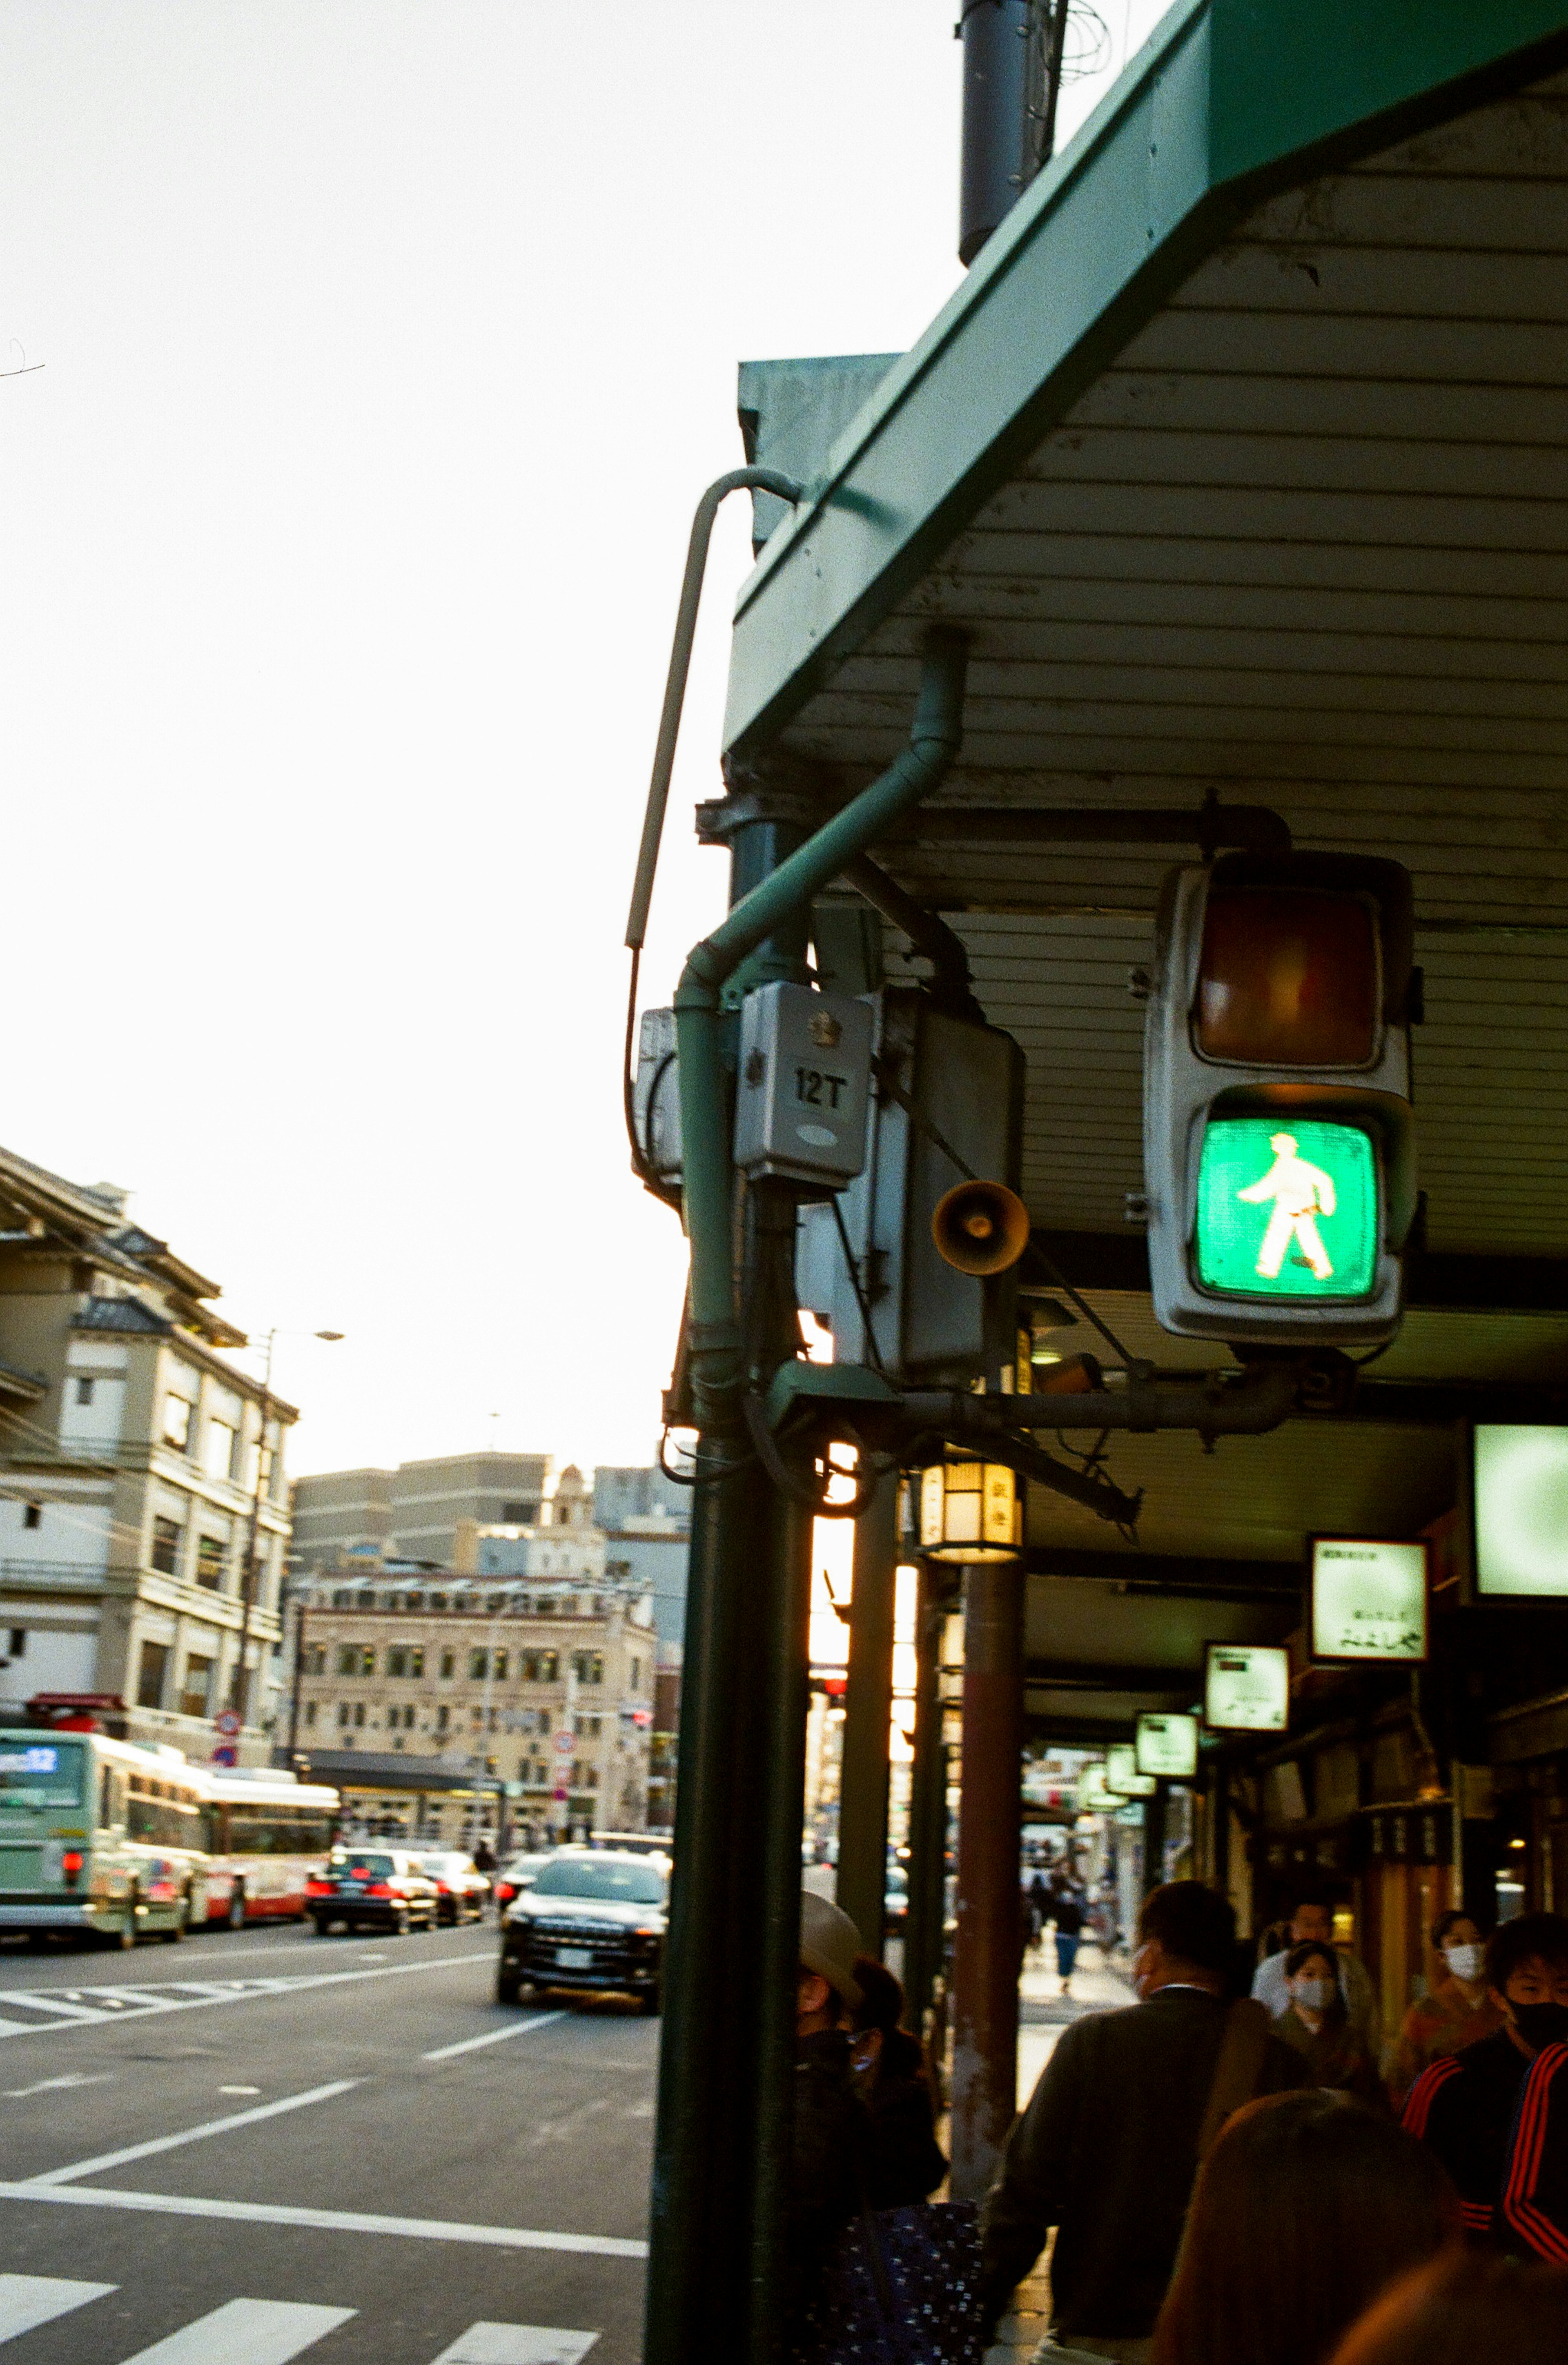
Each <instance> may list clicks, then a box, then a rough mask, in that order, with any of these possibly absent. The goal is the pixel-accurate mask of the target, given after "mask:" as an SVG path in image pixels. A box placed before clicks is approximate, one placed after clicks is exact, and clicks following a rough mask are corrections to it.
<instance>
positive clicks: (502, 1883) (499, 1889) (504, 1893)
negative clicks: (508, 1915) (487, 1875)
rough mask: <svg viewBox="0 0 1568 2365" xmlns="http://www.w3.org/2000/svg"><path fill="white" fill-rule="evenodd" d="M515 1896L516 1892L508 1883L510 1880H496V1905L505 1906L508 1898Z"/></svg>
mask: <svg viewBox="0 0 1568 2365" xmlns="http://www.w3.org/2000/svg"><path fill="white" fill-rule="evenodd" d="M516 1895H517V1891H516V1889H514V1888H513V1887H512V1885H511V1883H510V1880H498V1881H497V1883H496V1902H497V1904H498V1905H505V1904H506V1902H507V1901H508V1900H509V1899H510V1898H513V1897H515V1896H516Z"/></svg>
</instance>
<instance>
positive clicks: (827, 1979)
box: [795, 1889, 860, 2036]
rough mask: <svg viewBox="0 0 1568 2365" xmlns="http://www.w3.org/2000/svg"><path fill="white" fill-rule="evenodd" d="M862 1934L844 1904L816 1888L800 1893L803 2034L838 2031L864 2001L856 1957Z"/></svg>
mask: <svg viewBox="0 0 1568 2365" xmlns="http://www.w3.org/2000/svg"><path fill="white" fill-rule="evenodd" d="M859 1952H860V1933H859V1931H858V1930H857V1928H856V1927H855V1924H854V1922H852V1921H851V1920H850V1918H849V1916H848V1914H847V1913H846V1912H845V1911H843V1909H842V1908H841V1907H840V1906H837V1905H834V1903H833V1901H832V1900H831V1899H830V1898H826V1897H819V1896H818V1895H817V1893H816V1891H815V1890H814V1889H802V1890H801V1972H800V1980H799V1984H798V1986H797V1987H796V1990H795V2027H796V2031H797V2033H798V2034H800V2035H801V2036H815V2035H818V2034H821V2032H822V2031H823V2029H826V2028H837V2027H838V2026H839V2025H840V2023H842V2021H843V2019H844V2015H845V2012H846V2009H848V2010H849V2011H853V2010H854V2008H855V2006H856V2005H857V2003H858V2002H859V2001H860V1986H859V1982H858V1980H857V1978H856V1976H855V1958H856V1956H857V1955H858V1954H859Z"/></svg>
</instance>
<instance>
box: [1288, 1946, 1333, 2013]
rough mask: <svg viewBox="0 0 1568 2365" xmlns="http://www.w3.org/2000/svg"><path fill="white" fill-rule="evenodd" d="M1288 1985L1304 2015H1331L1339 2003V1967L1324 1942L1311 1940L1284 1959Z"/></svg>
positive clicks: (1291, 1951) (1291, 1995)
mask: <svg viewBox="0 0 1568 2365" xmlns="http://www.w3.org/2000/svg"><path fill="white" fill-rule="evenodd" d="M1285 1985H1286V1987H1287V1988H1288V1989H1289V1990H1290V1999H1291V2001H1292V2003H1294V2004H1295V2005H1296V2006H1297V2007H1298V2009H1299V2010H1301V2011H1304V2012H1332V2011H1334V2009H1335V2007H1336V2006H1337V2005H1338V2001H1339V1965H1338V1958H1337V1957H1336V1956H1335V1953H1334V1949H1333V1947H1332V1946H1330V1945H1328V1944H1327V1941H1326V1940H1325V1939H1321V1938H1308V1940H1307V1941H1306V1943H1305V1945H1302V1946H1293V1947H1292V1948H1291V1950H1290V1953H1289V1954H1288V1955H1287V1956H1285Z"/></svg>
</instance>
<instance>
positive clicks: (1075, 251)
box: [723, 0, 1568, 762]
mask: <svg viewBox="0 0 1568 2365" xmlns="http://www.w3.org/2000/svg"><path fill="white" fill-rule="evenodd" d="M1564 65H1568V5H1565V0H1486V6H1484V7H1477V6H1474V0H1178V6H1176V7H1174V8H1173V9H1171V11H1170V14H1169V15H1168V16H1167V17H1164V18H1163V19H1162V21H1161V23H1160V24H1159V27H1158V28H1156V30H1155V32H1154V33H1153V35H1152V36H1151V37H1150V39H1149V40H1148V42H1147V43H1146V45H1145V46H1144V48H1143V49H1142V50H1139V52H1138V53H1137V56H1136V57H1135V58H1133V59H1132V60H1131V61H1130V62H1129V63H1128V65H1127V67H1126V70H1125V71H1124V73H1122V74H1121V75H1120V76H1119V78H1118V80H1117V81H1116V83H1115V84H1114V86H1113V88H1112V89H1111V90H1110V91H1109V92H1108V93H1107V95H1106V96H1105V98H1104V99H1103V101H1102V103H1101V105H1100V106H1099V107H1098V108H1097V109H1096V110H1095V112H1094V113H1093V114H1092V116H1091V117H1090V118H1089V120H1088V121H1087V122H1086V123H1085V124H1084V125H1083V127H1082V128H1081V130H1080V132H1079V133H1078V135H1077V137H1076V138H1075V139H1074V140H1072V142H1071V143H1070V146H1069V147H1068V148H1066V149H1065V150H1064V151H1062V153H1061V154H1060V155H1059V156H1058V157H1057V158H1055V159H1054V160H1053V162H1052V163H1051V164H1050V165H1049V166H1048V167H1047V170H1046V171H1045V172H1044V173H1043V174H1041V175H1040V177H1039V179H1038V180H1037V181H1036V183H1035V184H1034V185H1033V186H1032V187H1031V188H1030V190H1029V191H1028V193H1027V194H1026V196H1024V197H1023V198H1022V199H1021V200H1020V202H1019V203H1018V205H1016V206H1015V207H1014V209H1013V212H1012V213H1011V214H1010V215H1009V217H1008V219H1007V220H1006V221H1005V222H1004V223H1003V224H1002V228H1001V229H1000V230H997V231H996V232H995V234H994V235H993V236H992V238H991V240H990V241H989V242H988V244H987V246H986V248H985V250H984V252H982V253H981V255H980V258H979V260H978V262H977V263H975V266H974V268H973V270H972V271H971V272H970V273H969V276H968V278H967V279H966V280H965V281H964V283H963V285H962V286H960V287H958V289H957V290H956V291H955V293H954V295H953V296H952V297H951V298H950V299H949V301H948V302H947V303H946V305H945V306H944V308H943V309H942V310H941V311H940V312H939V313H938V314H937V316H936V318H935V320H934V321H933V322H932V324H931V326H930V328H929V329H928V330H927V331H925V334H924V336H923V337H922V338H921V339H920V341H919V342H918V343H917V344H915V345H914V346H913V348H912V350H911V351H910V352H909V353H906V354H905V355H904V357H903V359H902V361H901V362H899V363H897V364H895V365H894V367H893V368H892V369H891V370H890V373H889V375H888V376H887V378H886V379H885V380H884V381H883V383H882V385H881V386H880V387H879V388H878V389H877V392H876V393H875V395H873V396H872V398H871V399H870V400H869V401H868V403H867V404H866V406H865V407H864V409H862V410H861V411H860V413H859V414H858V416H857V418H856V420H854V421H853V422H852V424H851V425H850V427H849V428H848V429H847V430H846V432H845V434H844V435H843V436H842V437H841V438H840V439H839V441H838V443H836V444H835V445H834V450H833V453H832V454H831V455H830V458H829V462H828V468H827V472H826V474H825V476H823V480H822V481H821V483H820V484H818V485H816V486H813V487H812V492H811V498H810V499H809V500H807V501H805V502H802V504H801V508H800V509H799V510H797V511H796V513H795V516H794V518H793V520H792V521H790V522H789V523H788V524H786V525H784V526H782V527H780V529H779V530H778V532H776V533H775V534H774V535H773V537H772V539H771V540H770V541H769V543H768V544H767V549H766V551H765V552H764V554H763V555H762V557H761V558H760V559H759V561H758V563H757V565H756V567H755V569H754V570H753V572H752V574H751V575H750V576H749V577H747V579H746V581H745V584H743V586H742V588H741V591H740V594H739V598H738V600H737V601H736V608H735V621H734V642H733V645H732V650H731V661H730V678H729V695H728V703H727V711H726V714H725V719H724V734H723V735H724V751H725V754H726V756H728V757H736V758H739V759H741V760H742V761H743V762H744V760H745V758H746V757H754V756H756V755H757V754H759V753H760V752H761V751H762V750H763V749H765V748H766V747H767V745H769V744H770V743H771V742H772V741H773V740H774V739H775V738H776V737H777V736H778V733H779V732H780V731H781V730H782V729H783V728H784V727H785V725H786V724H787V723H789V721H790V718H791V716H792V715H794V714H795V713H797V712H799V710H800V709H801V707H802V706H803V705H804V704H805V703H806V701H808V700H809V699H810V698H811V697H812V694H813V693H814V692H815V691H816V690H817V689H820V688H821V687H822V685H823V682H824V681H825V680H826V679H827V678H829V676H830V675H831V672H832V670H833V667H834V664H835V663H836V662H837V661H838V660H839V659H840V658H841V657H843V656H846V655H847V654H849V653H850V652H851V651H853V650H854V649H855V648H856V647H857V646H858V645H859V644H860V643H861V642H862V641H863V640H864V639H865V638H866V636H867V635H868V633H869V632H870V631H871V630H872V629H873V627H874V626H875V625H876V624H877V623H878V622H879V621H880V619H881V618H882V617H883V616H884V615H886V614H887V613H888V612H889V611H890V609H891V608H893V607H894V606H895V605H896V604H897V602H898V601H899V600H901V599H902V597H903V596H904V595H905V593H906V592H907V591H908V590H909V589H910V588H911V587H912V586H913V584H914V583H915V582H916V581H917V580H918V579H919V577H920V576H921V575H922V574H923V573H924V571H925V569H926V568H927V566H929V565H930V564H931V562H932V561H933V559H934V558H935V556H936V555H937V554H938V553H939V552H940V551H941V550H942V549H943V548H944V547H945V546H946V544H947V543H948V542H950V541H951V539H952V538H953V536H954V535H955V534H956V533H958V532H961V531H962V529H963V527H964V525H965V524H966V523H967V521H969V518H971V517H972V516H973V515H974V514H975V512H976V510H978V509H979V508H980V506H981V504H982V503H983V502H984V501H986V500H987V499H989V498H990V496H991V493H992V492H994V491H995V490H996V488H997V487H998V486H999V485H1001V484H1002V482H1003V481H1004V480H1005V478H1006V477H1007V476H1008V475H1009V473H1010V472H1011V470H1012V469H1013V468H1014V466H1016V465H1018V464H1019V463H1020V462H1021V461H1022V460H1023V459H1024V458H1025V456H1026V454H1028V453H1029V452H1031V451H1032V450H1033V449H1034V448H1035V447H1036V445H1037V444H1038V443H1039V442H1040V441H1041V439H1042V438H1043V437H1044V436H1045V435H1046V434H1047V433H1048V432H1049V430H1050V428H1051V426H1052V424H1053V423H1054V421H1055V420H1057V419H1058V418H1060V417H1061V416H1062V415H1063V414H1064V413H1065V412H1066V411H1067V410H1068V409H1070V407H1071V405H1072V404H1073V403H1074V402H1075V401H1076V400H1077V399H1078V398H1079V396H1080V395H1081V393H1082V392H1083V391H1084V389H1085V388H1086V387H1088V386H1089V385H1091V384H1092V382H1093V380H1094V378H1095V377H1096V376H1097V375H1100V374H1101V372H1102V371H1103V370H1104V369H1105V368H1106V367H1107V366H1108V365H1109V364H1111V362H1112V361H1113V360H1114V357H1115V355H1116V354H1117V353H1119V352H1120V351H1121V350H1122V349H1123V348H1124V347H1125V346H1126V343H1127V342H1128V341H1129V340H1130V339H1131V337H1132V336H1134V335H1135V334H1136V332H1137V330H1138V329H1139V328H1141V327H1142V326H1143V325H1144V323H1145V322H1146V321H1147V320H1148V319H1150V318H1151V317H1152V315H1153V314H1154V313H1155V311H1157V310H1158V308H1159V305H1160V303H1161V302H1162V301H1163V300H1164V298H1165V297H1167V296H1168V295H1169V294H1170V292H1171V291H1172V290H1173V289H1174V288H1175V287H1177V286H1179V285H1180V284H1181V282H1182V280H1183V279H1184V278H1186V277H1187V276H1188V275H1189V274H1190V273H1191V272H1192V271H1193V269H1195V268H1196V266H1197V264H1198V263H1201V262H1202V260H1203V259H1204V255H1205V254H1207V253H1209V252H1212V251H1213V250H1214V248H1215V246H1216V245H1217V244H1218V243H1219V242H1220V241H1221V240H1222V239H1223V238H1224V237H1225V236H1226V234H1227V232H1228V230H1230V229H1231V228H1232V227H1233V225H1234V224H1235V223H1236V222H1237V221H1238V220H1239V219H1241V218H1243V217H1244V216H1245V215H1246V214H1247V213H1248V212H1249V211H1250V210H1251V209H1252V207H1255V206H1257V205H1258V204H1259V203H1260V202H1261V200H1262V199H1263V198H1264V197H1265V196H1269V195H1271V194H1273V193H1274V192H1276V191H1278V190H1281V189H1285V188H1289V187H1292V186H1294V185H1298V184H1300V183H1302V182H1305V181H1308V180H1311V179H1313V178H1315V177H1316V175H1317V174H1321V173H1323V172H1326V171H1330V170H1334V169H1339V168H1343V167H1344V166H1346V165H1348V164H1350V163H1354V162H1355V161H1357V160H1358V159H1359V158H1361V157H1362V156H1365V155H1369V154H1374V153H1376V152H1377V151H1379V150H1380V149H1383V148H1385V147H1389V146H1391V145H1393V144H1394V142H1395V141H1397V140H1403V139H1407V138H1409V137H1411V136H1412V135H1413V134H1415V133H1416V132H1417V131H1421V130H1425V129H1432V128H1433V127H1435V126H1436V125H1438V124H1440V123H1444V122H1447V121H1450V120H1451V119H1452V118H1455V117H1456V116H1459V115H1462V114H1465V113H1468V112H1469V111H1470V110H1471V109H1473V108H1474V107H1476V106H1483V105H1484V104H1486V103H1488V102H1489V101H1492V100H1495V99H1499V98H1504V97H1506V96H1507V95H1509V94H1510V93H1511V92H1514V91H1517V90H1519V89H1522V88H1524V87H1526V86H1527V85H1528V84H1530V83H1532V82H1536V81H1539V80H1540V79H1542V78H1543V77H1545V76H1546V75H1548V74H1550V73H1553V72H1556V71H1559V70H1561V69H1562V67H1563V66H1564Z"/></svg>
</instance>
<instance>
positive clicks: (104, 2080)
mask: <svg viewBox="0 0 1568 2365" xmlns="http://www.w3.org/2000/svg"><path fill="white" fill-rule="evenodd" d="M114 2082H115V2072H114V2071H113V2070H112V2069H100V2070H98V2071H97V2072H96V2073H95V2074H94V2075H92V2076H89V2075H88V2073H87V2072H86V2071H85V2070H77V2069H73V2070H70V2071H68V2072H67V2073H66V2075H65V2076H64V2077H63V2078H40V2079H39V2080H38V2081H37V2083H36V2084H35V2085H32V2086H7V2087H6V2089H5V2097H6V2102H26V2101H27V2099H28V2095H29V2094H61V2093H63V2092H64V2090H65V2089H66V2088H67V2087H68V2086H112V2085H113V2084H114Z"/></svg>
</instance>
